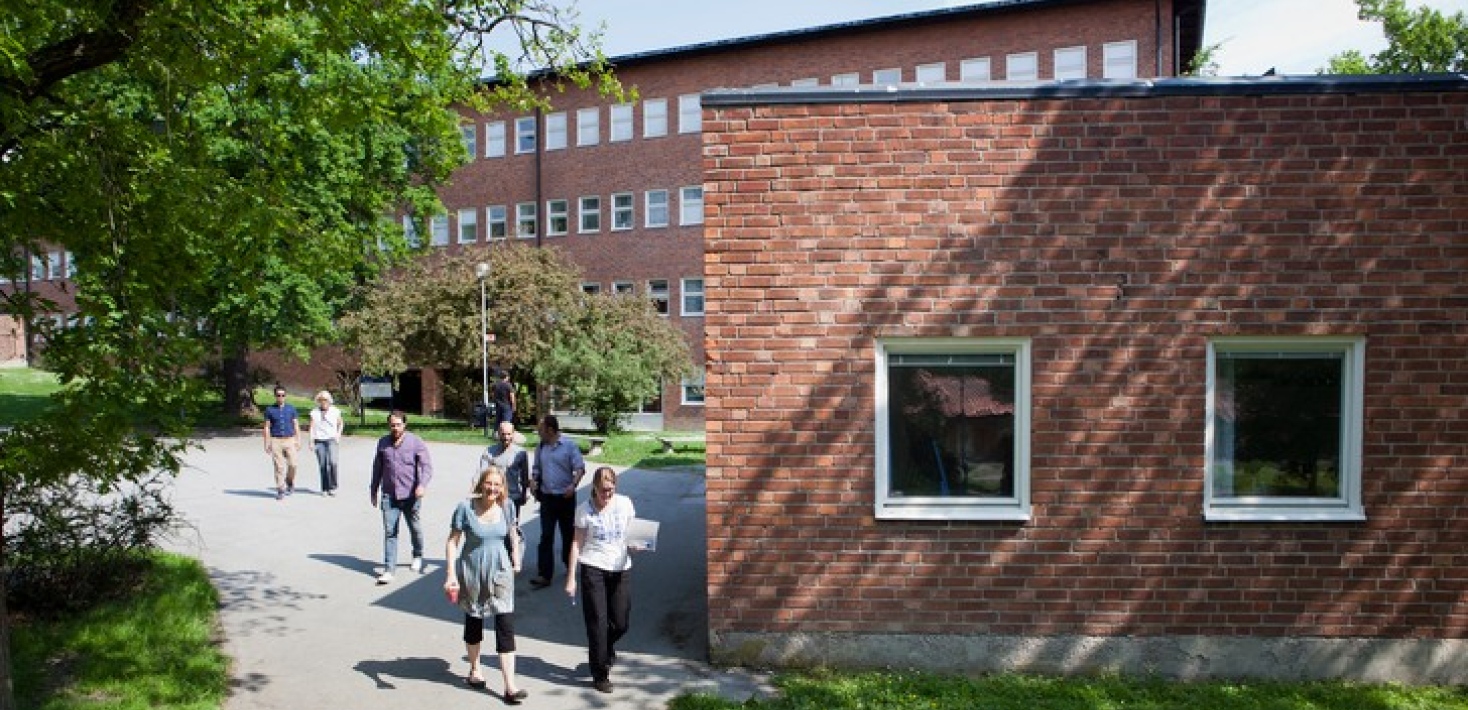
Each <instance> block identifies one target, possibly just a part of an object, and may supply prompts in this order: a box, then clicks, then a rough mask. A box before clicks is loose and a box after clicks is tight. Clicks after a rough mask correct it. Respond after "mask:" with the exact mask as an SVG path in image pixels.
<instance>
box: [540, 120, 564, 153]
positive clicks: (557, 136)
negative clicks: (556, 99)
mask: <svg viewBox="0 0 1468 710" xmlns="http://www.w3.org/2000/svg"><path fill="white" fill-rule="evenodd" d="M565 147H566V112H565V111H557V112H555V113H548V114H546V115H545V149H546V150H563V149H565Z"/></svg>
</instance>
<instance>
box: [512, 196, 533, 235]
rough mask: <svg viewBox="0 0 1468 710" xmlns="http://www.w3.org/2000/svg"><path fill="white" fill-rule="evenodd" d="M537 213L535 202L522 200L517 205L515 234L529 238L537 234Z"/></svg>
mask: <svg viewBox="0 0 1468 710" xmlns="http://www.w3.org/2000/svg"><path fill="white" fill-rule="evenodd" d="M537 226H538V225H537V222H536V214H535V203H534V202H520V203H518V204H516V205H515V236H517V237H519V238H521V239H528V238H531V237H534V236H535V232H536V228H537Z"/></svg>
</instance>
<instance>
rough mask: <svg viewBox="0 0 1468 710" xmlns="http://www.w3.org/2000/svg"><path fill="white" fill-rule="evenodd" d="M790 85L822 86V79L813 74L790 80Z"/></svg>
mask: <svg viewBox="0 0 1468 710" xmlns="http://www.w3.org/2000/svg"><path fill="white" fill-rule="evenodd" d="M790 85H791V86H795V87H800V88H804V89H809V88H810V87H812V86H820V85H821V80H820V79H817V78H816V77H813V76H808V77H805V78H803V79H795V80H793V81H791V82H790Z"/></svg>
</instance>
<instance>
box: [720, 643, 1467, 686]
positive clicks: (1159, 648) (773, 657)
mask: <svg viewBox="0 0 1468 710" xmlns="http://www.w3.org/2000/svg"><path fill="white" fill-rule="evenodd" d="M710 655H711V656H712V659H713V661H714V662H715V663H718V664H724V665H737V666H751V667H816V666H822V667H832V668H914V669H922V670H930V671H936V672H945V673H963V674H981V673H995V672H1004V671H1018V672H1025V673H1041V674H1053V675H1082V674H1093V673H1118V674H1123V675H1149V676H1160V677H1165V678H1174V679H1180V680H1205V679H1215V678H1235V679H1242V678H1253V679H1268V680H1291V681H1294V680H1322V679H1346V680H1356V681H1364V682H1400V683H1407V684H1414V685H1455V684H1462V683H1468V641H1465V640H1461V639H1447V640H1444V639H1366V638H1351V639H1325V638H1252V637H1238V636H1177V637H1149V638H1140V637H1101V636H1053V637H1016V636H921V635H902V634H894V635H879V634H871V635H866V634H798V633H797V634H754V633H740V632H733V633H731V632H722V633H719V632H715V633H712V634H711V636H710Z"/></svg>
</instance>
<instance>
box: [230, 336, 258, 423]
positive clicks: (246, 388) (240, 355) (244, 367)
mask: <svg viewBox="0 0 1468 710" xmlns="http://www.w3.org/2000/svg"><path fill="white" fill-rule="evenodd" d="M249 355H250V351H249V349H248V348H245V347H237V348H235V349H234V350H233V351H232V352H230V353H229V354H228V355H226V356H225V357H224V363H223V365H224V367H223V370H224V411H225V413H227V414H232V415H234V416H237V417H254V416H258V415H259V414H260V410H259V409H258V408H256V407H255V392H254V387H253V385H254V383H253V382H250V360H249Z"/></svg>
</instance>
